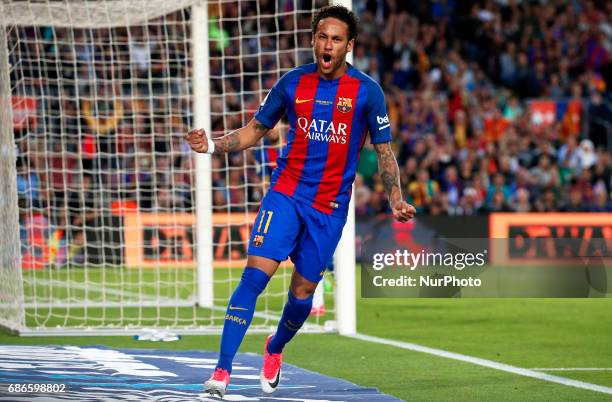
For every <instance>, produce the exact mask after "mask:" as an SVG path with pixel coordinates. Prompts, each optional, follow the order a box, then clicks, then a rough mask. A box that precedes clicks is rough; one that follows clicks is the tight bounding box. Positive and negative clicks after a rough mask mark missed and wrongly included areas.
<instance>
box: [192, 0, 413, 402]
mask: <svg viewBox="0 0 612 402" xmlns="http://www.w3.org/2000/svg"><path fill="white" fill-rule="evenodd" d="M356 35H357V18H356V17H355V15H354V14H353V13H352V12H351V11H349V10H348V9H346V8H344V7H342V6H328V7H324V8H321V9H320V10H318V11H317V12H316V13H315V15H314V16H313V19H312V46H313V49H314V56H315V60H316V61H315V63H312V64H306V65H303V66H300V67H297V68H294V69H293V70H291V71H289V72H288V73H286V74H285V75H284V76H283V77H282V78H281V79H280V80H279V81H278V82H277V83H276V85H275V86H274V87H273V88H272V89H271V90H270V92H269V93H268V96H267V97H266V98H265V99H264V101H263V102H262V104H261V106H260V107H259V110H258V111H257V113H256V114H255V116H254V118H253V119H252V120H251V121H250V122H249V123H248V124H247V125H246V126H244V127H242V128H240V129H238V130H236V131H233V132H231V133H229V134H227V135H225V136H223V137H221V138H217V139H214V140H212V139H210V138H209V137H207V136H206V133H205V132H204V130H202V129H195V130H191V131H190V132H189V133H188V134H187V136H186V140H187V141H188V142H189V144H190V146H191V148H192V149H193V150H194V151H196V152H207V153H214V154H222V153H225V152H236V151H241V150H244V149H247V148H249V147H251V146H253V145H255V144H256V143H257V142H258V141H259V140H260V139H261V138H262V137H263V136H264V135H265V134H266V133H267V132H268V130H270V129H271V128H273V127H274V126H275V125H276V123H277V122H278V121H279V119H280V118H281V117H282V115H283V114H284V113H286V114H287V116H288V119H289V124H290V128H289V131H288V132H287V140H288V141H287V146H286V147H285V148H284V150H283V152H282V155H281V156H280V157H279V158H278V160H277V167H276V169H275V170H274V172H273V174H272V179H271V183H270V185H271V186H270V190H269V191H268V192H267V193H266V195H265V197H264V199H263V200H262V203H261V208H260V210H259V213H258V215H257V217H256V220H255V224H254V226H253V233H252V234H251V238H250V241H249V248H248V259H247V266H246V268H245V269H244V272H243V274H242V278H241V280H240V283H239V284H238V286H237V287H236V289H235V291H234V293H233V294H232V297H231V298H230V301H229V305H228V308H227V312H226V315H225V324H224V326H223V333H222V336H221V351H220V355H219V361H218V363H217V367H216V369H215V371H214V373H213V374H212V376H211V377H210V379H209V380H208V381H206V382H205V383H204V387H205V392H207V393H209V394H213V395H218V396H223V395H224V394H225V392H226V391H227V386H228V384H229V382H230V374H231V372H232V360H233V358H234V356H235V354H236V352H237V350H238V347H239V346H240V343H241V342H242V339H243V337H244V334H245V332H246V330H247V328H248V326H249V324H250V323H251V319H252V318H253V313H254V310H255V303H256V301H257V297H258V296H259V294H260V293H261V292H262V291H263V290H264V289H265V287H266V285H267V284H268V281H269V279H270V277H271V276H272V275H274V273H275V272H276V270H277V268H278V265H279V263H280V261H283V260H286V259H287V258H288V257H291V260H292V261H293V263H294V265H295V269H294V271H293V274H292V277H291V285H290V290H289V294H288V301H287V303H286V304H285V307H284V309H283V313H282V317H281V320H280V322H279V324H278V329H277V330H276V332H275V333H274V334H272V335H270V336H269V337H268V339H267V341H266V343H265V347H264V363H263V368H262V370H261V373H260V383H261V387H262V390H263V391H264V392H266V393H271V392H273V391H274V390H275V389H276V388H277V387H278V384H279V381H280V375H281V364H282V352H283V348H284V346H285V345H286V344H287V342H289V341H290V340H291V339H292V338H293V336H294V335H295V334H296V333H297V331H298V330H299V329H300V327H301V326H302V324H303V323H304V321H306V319H307V318H308V315H309V313H310V309H311V306H312V294H313V293H314V291H315V288H316V286H317V283H318V282H319V280H320V279H321V278H322V275H323V273H324V271H325V264H326V263H327V262H328V261H329V259H330V258H331V256H332V254H333V252H334V250H335V248H336V245H337V244H338V241H339V240H340V235H341V233H342V228H343V227H344V224H345V222H346V216H347V211H348V205H349V200H350V197H351V185H352V183H353V181H354V179H355V170H356V168H357V161H358V157H359V151H360V149H361V147H362V145H363V143H364V141H365V139H366V134H367V133H368V132H369V133H370V141H371V142H372V143H373V144H374V147H375V148H376V152H377V153H378V165H379V171H380V174H381V177H382V180H383V183H384V186H385V190H386V193H387V195H388V198H389V203H390V206H391V209H392V212H393V215H394V217H395V219H397V220H398V221H400V222H406V221H408V220H409V219H411V218H412V217H413V216H414V214H415V212H416V211H415V209H414V207H413V206H411V205H409V204H408V203H406V202H405V201H404V200H403V199H402V193H401V190H400V182H399V169H398V166H397V161H396V159H395V156H394V155H393V152H392V150H391V146H390V144H389V142H390V141H391V132H390V129H389V126H390V125H389V118H388V117H387V111H386V105H385V99H384V94H383V91H382V89H381V88H380V86H379V85H378V84H377V83H376V82H375V81H373V80H372V79H371V78H369V77H368V76H367V75H365V74H363V73H362V72H360V71H358V70H357V69H356V68H355V67H353V66H352V65H350V64H348V63H347V62H346V55H347V53H349V52H350V51H352V50H353V46H354V44H355V37H356Z"/></svg>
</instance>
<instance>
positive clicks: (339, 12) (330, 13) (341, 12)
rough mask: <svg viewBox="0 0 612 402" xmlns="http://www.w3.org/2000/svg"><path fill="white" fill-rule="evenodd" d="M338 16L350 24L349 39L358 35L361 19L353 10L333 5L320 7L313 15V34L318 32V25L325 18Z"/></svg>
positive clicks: (337, 17)
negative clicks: (358, 25)
mask: <svg viewBox="0 0 612 402" xmlns="http://www.w3.org/2000/svg"><path fill="white" fill-rule="evenodd" d="M330 17H331V18H336V19H338V20H340V21H342V22H344V23H345V24H346V25H348V36H349V37H348V40H351V39H354V38H356V37H357V24H358V23H359V19H358V18H357V16H356V15H355V13H353V12H352V11H351V10H349V9H348V8H346V7H344V6H340V5H333V6H325V7H322V8H320V9H318V10H317V11H316V12H315V13H314V14H313V16H312V34H313V35H314V34H315V33H316V32H317V26H318V25H319V22H321V20H322V19H324V18H330Z"/></svg>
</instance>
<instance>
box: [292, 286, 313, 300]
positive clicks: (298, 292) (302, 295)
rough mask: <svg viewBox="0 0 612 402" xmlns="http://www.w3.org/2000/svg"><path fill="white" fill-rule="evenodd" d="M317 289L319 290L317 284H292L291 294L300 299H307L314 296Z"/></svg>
mask: <svg viewBox="0 0 612 402" xmlns="http://www.w3.org/2000/svg"><path fill="white" fill-rule="evenodd" d="M313 285H314V286H313ZM316 288H317V284H316V283H314V284H313V283H307V282H301V283H292V284H291V293H292V294H293V295H294V296H295V297H297V298H298V299H306V298H309V297H310V296H312V295H313V294H314V292H315V289H316Z"/></svg>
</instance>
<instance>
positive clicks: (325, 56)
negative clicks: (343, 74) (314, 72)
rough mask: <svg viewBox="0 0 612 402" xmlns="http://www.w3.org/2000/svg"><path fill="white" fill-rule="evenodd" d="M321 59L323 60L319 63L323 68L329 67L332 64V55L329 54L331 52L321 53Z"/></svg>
mask: <svg viewBox="0 0 612 402" xmlns="http://www.w3.org/2000/svg"><path fill="white" fill-rule="evenodd" d="M322 60H323V62H322V63H321V64H322V67H323V68H325V69H329V68H331V66H332V56H331V54H327V53H325V54H323V57H322Z"/></svg>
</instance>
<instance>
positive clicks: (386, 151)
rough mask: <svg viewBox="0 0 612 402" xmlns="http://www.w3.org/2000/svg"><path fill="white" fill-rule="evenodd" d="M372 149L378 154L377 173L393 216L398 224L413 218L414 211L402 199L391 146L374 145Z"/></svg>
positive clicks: (397, 171)
mask: <svg viewBox="0 0 612 402" xmlns="http://www.w3.org/2000/svg"><path fill="white" fill-rule="evenodd" d="M374 149H376V153H377V154H378V171H379V172H380V177H381V179H382V182H383V185H384V187H385V192H386V193H387V197H388V198H389V205H390V206H391V210H392V211H393V216H394V217H395V219H397V220H398V221H399V222H407V221H409V220H410V219H412V218H414V215H415V214H416V210H415V209H414V207H413V206H412V205H410V204H408V203H407V202H406V201H404V200H403V198H402V190H401V187H400V180H399V167H398V166H397V160H396V159H395V155H393V150H392V149H391V144H390V143H388V142H383V143H380V144H375V145H374Z"/></svg>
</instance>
